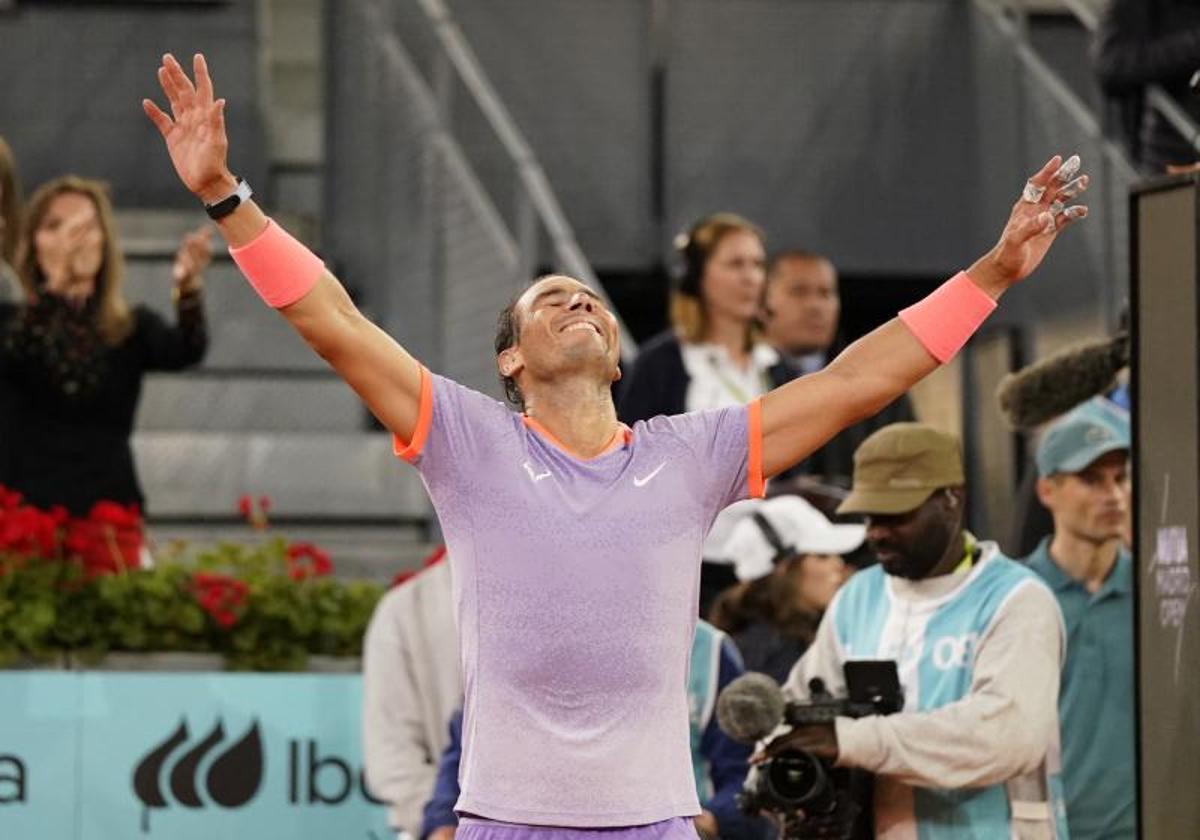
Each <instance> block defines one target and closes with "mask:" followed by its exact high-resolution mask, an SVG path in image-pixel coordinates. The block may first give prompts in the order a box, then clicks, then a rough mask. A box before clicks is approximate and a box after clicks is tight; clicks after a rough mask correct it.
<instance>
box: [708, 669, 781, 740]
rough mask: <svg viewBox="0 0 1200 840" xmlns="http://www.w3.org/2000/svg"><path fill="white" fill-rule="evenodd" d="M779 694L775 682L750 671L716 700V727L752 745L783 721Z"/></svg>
mask: <svg viewBox="0 0 1200 840" xmlns="http://www.w3.org/2000/svg"><path fill="white" fill-rule="evenodd" d="M785 705H786V704H785V703H784V699H783V692H782V691H780V690H779V685H778V684H777V683H776V682H775V680H773V679H771V678H770V677H768V676H767V675H766V674H758V673H755V672H753V671H751V672H750V673H747V674H742V676H740V677H738V678H737V679H735V680H734V681H733V682H731V683H730V684H729V685H727V686H725V690H724V691H722V692H721V696H720V697H718V698H717V725H718V726H720V727H721V731H722V732H724V733H725V734H726V735H728V736H729V737H730V738H732V739H733V740H735V741H737V742H739V743H742V744H756V743H758V742H759V741H761V740H762V739H763V738H766V737H767V736H768V735H770V734H771V733H772V732H774V731H775V727H777V726H779V724H781V723H782V722H783V713H784V708H785Z"/></svg>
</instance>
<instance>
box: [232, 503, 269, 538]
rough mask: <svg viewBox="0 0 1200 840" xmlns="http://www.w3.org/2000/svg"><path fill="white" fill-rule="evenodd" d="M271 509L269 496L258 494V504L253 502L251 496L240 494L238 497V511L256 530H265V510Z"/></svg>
mask: <svg viewBox="0 0 1200 840" xmlns="http://www.w3.org/2000/svg"><path fill="white" fill-rule="evenodd" d="M270 509H271V499H270V497H269V496H259V497H258V504H255V500H254V497H253V496H250V495H242V496H239V497H238V513H240V514H241V515H242V518H243V519H245V520H246V521H247V522H249V523H250V525H251V526H252V527H253V528H254V529H255V530H256V531H262V530H265V529H266V527H267V511H269V510H270Z"/></svg>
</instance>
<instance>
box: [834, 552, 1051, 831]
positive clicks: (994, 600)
mask: <svg viewBox="0 0 1200 840" xmlns="http://www.w3.org/2000/svg"><path fill="white" fill-rule="evenodd" d="M1028 581H1037V577H1036V575H1034V573H1033V572H1031V571H1030V570H1028V569H1026V568H1025V567H1024V566H1021V565H1019V564H1017V563H1014V562H1013V561H1012V560H1009V559H1008V558H1006V557H1004V556H1003V555H1001V554H999V552H998V551H996V550H995V548H994V546H991V545H988V546H987V548H986V550H985V552H984V554H983V559H982V560H980V561H978V562H977V563H976V564H975V566H974V568H973V569H972V570H971V572H970V573H969V577H968V580H967V582H966V584H965V585H963V586H960V587H959V588H957V589H956V590H954V591H953V592H951V593H950V594H948V595H947V596H946V597H945V598H944V599H940V600H938V599H933V600H932V601H931V602H930V603H928V604H924V605H922V607H920V608H916V609H908V605H907V604H906V603H905V602H902V601H900V599H898V598H894V597H893V596H892V594H891V592H890V591H889V586H888V578H887V575H885V574H884V572H883V569H882V567H880V566H873V567H871V568H869V569H866V570H864V571H861V572H859V573H858V574H856V575H854V576H853V577H852V578H851V579H850V580H849V581H848V582H847V584H846V585H845V587H843V589H842V591H841V597H840V598H839V599H838V602H837V603H836V605H835V608H834V615H833V616H832V618H833V621H834V627H835V629H836V632H837V637H838V641H839V642H840V643H841V645H842V648H843V650H844V651H845V656H846V658H847V659H894V660H896V662H897V665H898V667H899V670H900V682H901V685H903V687H904V695H905V706H904V711H905V712H924V711H929V710H931V709H937V708H940V707H942V706H945V705H948V704H950V703H953V702H955V701H956V700H959V699H961V698H963V697H965V696H966V695H967V694H968V692H969V690H970V687H971V678H972V670H973V666H974V661H975V646H976V644H977V643H978V641H979V639H980V637H981V636H982V635H983V634H984V633H985V632H986V631H987V629H988V627H989V626H990V625H991V622H992V619H993V618H994V617H995V615H996V612H997V611H998V610H999V609H1000V607H1001V606H1002V605H1003V604H1004V602H1005V600H1006V599H1007V598H1008V597H1009V595H1011V594H1012V593H1013V592H1014V590H1015V589H1016V588H1017V587H1018V586H1020V585H1022V584H1025V585H1030V584H1028V583H1027V582H1028ZM1035 585H1039V586H1040V585H1041V583H1040V581H1038V582H1037V583H1036V584H1035ZM1040 772H1041V774H1042V776H1043V777H1044V779H1043V780H1042V785H1041V786H1040V787H1041V789H1042V790H1043V791H1045V796H1044V799H1047V800H1048V803H1047V804H1048V805H1049V806H1050V809H1051V811H1050V813H1052V814H1053V815H1055V819H1054V823H1055V827H1056V829H1057V833H1056V835H1055V836H1056V837H1057V838H1059V840H1063V838H1066V837H1067V828H1066V808H1065V805H1064V800H1063V794H1062V783H1061V779H1060V777H1059V774H1058V772H1057V771H1055V772H1054V773H1049V772H1047V771H1046V770H1045V769H1044V768H1043V769H1042V770H1041V771H1040ZM913 808H914V811H915V813H914V815H913V816H914V817H915V821H916V823H917V836H918V837H919V838H920V840H972V838H978V840H1003V838H1008V837H1010V836H1011V824H1012V820H1011V814H1012V809H1011V806H1010V795H1009V788H1008V787H1007V786H1006V785H1004V784H998V785H993V786H991V787H986V788H977V789H971V790H934V789H929V788H913Z"/></svg>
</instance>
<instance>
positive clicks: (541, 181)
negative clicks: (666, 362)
mask: <svg viewBox="0 0 1200 840" xmlns="http://www.w3.org/2000/svg"><path fill="white" fill-rule="evenodd" d="M417 2H419V3H420V5H421V8H422V9H423V10H424V12H425V14H426V16H427V17H428V18H429V21H430V23H431V24H432V25H433V27H434V31H435V33H436V35H437V38H438V42H439V43H440V44H441V46H442V49H443V50H444V51H445V54H446V56H447V57H448V58H449V59H450V61H451V62H452V64H453V66H454V69H455V71H456V72H457V73H458V76H459V78H460V79H461V80H462V83H463V84H464V85H465V87H466V89H467V90H468V91H469V92H470V94H471V96H472V97H474V99H475V102H476V104H477V105H478V106H479V108H480V110H481V111H482V112H483V114H484V115H485V116H486V117H487V121H488V124H489V125H490V126H491V128H492V131H494V132H495V134H496V137H497V138H498V139H499V140H500V142H501V144H502V145H503V146H504V149H505V150H506V151H507V152H508V155H509V158H510V159H511V161H512V165H513V167H514V168H515V172H516V175H517V177H518V178H519V179H520V185H521V189H520V190H519V191H518V194H517V195H518V201H519V202H526V201H527V202H529V203H531V204H532V209H533V210H534V211H535V212H536V214H537V218H538V220H539V221H540V222H541V224H542V225H543V227H544V228H545V230H546V233H547V235H548V236H549V238H550V244H551V246H552V248H553V251H554V255H555V257H556V259H557V262H558V264H559V266H560V268H561V270H562V271H563V272H565V273H567V274H570V275H571V276H573V277H575V278H576V279H578V280H582V281H583V282H584V283H586V284H587V285H588V286H590V287H592V289H594V290H595V291H596V292H597V294H599V295H600V296H601V298H603V299H604V300H605V303H606V305H607V306H608V308H609V309H610V310H613V312H614V313H615V311H616V309H615V307H614V306H613V305H612V301H610V300H608V296H607V294H606V293H605V291H604V289H603V287H602V286H601V285H600V282H599V280H597V278H596V275H595V272H593V271H592V267H591V265H590V264H589V263H588V261H587V258H586V257H584V255H583V251H582V250H580V248H579V243H578V242H577V241H576V239H575V233H574V231H573V230H572V229H571V225H570V223H569V222H568V221H567V217H566V214H565V213H564V212H563V209H562V206H561V205H560V204H559V202H558V198H557V197H556V196H555V194H554V190H553V189H552V188H551V187H550V182H549V180H547V178H546V173H545V170H544V169H542V165H541V164H540V163H539V162H538V159H537V156H536V155H535V154H534V152H533V149H532V148H530V146H529V143H528V142H527V141H526V139H525V137H524V135H523V134H522V132H521V130H520V128H518V127H517V124H516V121H515V120H514V119H513V118H512V115H511V114H510V113H509V111H508V108H507V107H506V106H505V105H504V101H503V100H502V99H501V98H500V96H499V95H498V94H497V92H496V89H495V88H494V87H493V86H492V83H491V81H489V79H488V77H487V74H486V73H485V72H484V70H483V67H482V66H480V64H479V60H478V59H477V58H476V56H475V52H474V50H472V49H471V45H470V44H469V43H468V42H467V39H466V38H465V37H464V36H463V33H462V29H461V28H460V27H459V26H458V24H457V23H456V22H455V20H454V18H453V16H452V15H451V13H450V9H449V8H448V7H447V6H446V3H445V0H417ZM517 215H518V218H520V217H521V216H522V215H523V213H522V210H521V209H520V208H518V213H517ZM524 234H525V236H524V238H525V239H526V240H528V239H529V238H530V231H529V228H528V226H527V227H526V230H525V231H524ZM522 245H523V248H522V250H523V251H524V252H526V253H528V252H529V251H530V250H531V249H532V247H533V243H532V242H529V241H525V242H522ZM618 322H619V324H620V331H621V348H622V357H623V358H624V359H625V361H627V362H628V361H632V360H633V358H634V357H635V356H636V355H637V342H635V341H634V339H633V336H632V334H630V332H629V330H628V329H627V328H626V327H625V324H624V322H620V321H619V318H618Z"/></svg>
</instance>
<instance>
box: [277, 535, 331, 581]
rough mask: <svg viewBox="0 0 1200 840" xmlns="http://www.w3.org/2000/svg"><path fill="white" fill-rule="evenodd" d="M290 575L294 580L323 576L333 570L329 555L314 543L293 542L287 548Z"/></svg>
mask: <svg viewBox="0 0 1200 840" xmlns="http://www.w3.org/2000/svg"><path fill="white" fill-rule="evenodd" d="M287 565H288V576H289V577H290V578H291V579H292V580H304V579H305V578H309V577H323V576H325V575H328V574H329V573H331V572H332V571H333V561H332V560H330V559H329V555H328V554H326V553H325V552H324V551H322V550H321V549H319V548H317V547H316V546H315V545H313V544H312V543H292V544H291V545H289V546H288V549H287Z"/></svg>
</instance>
